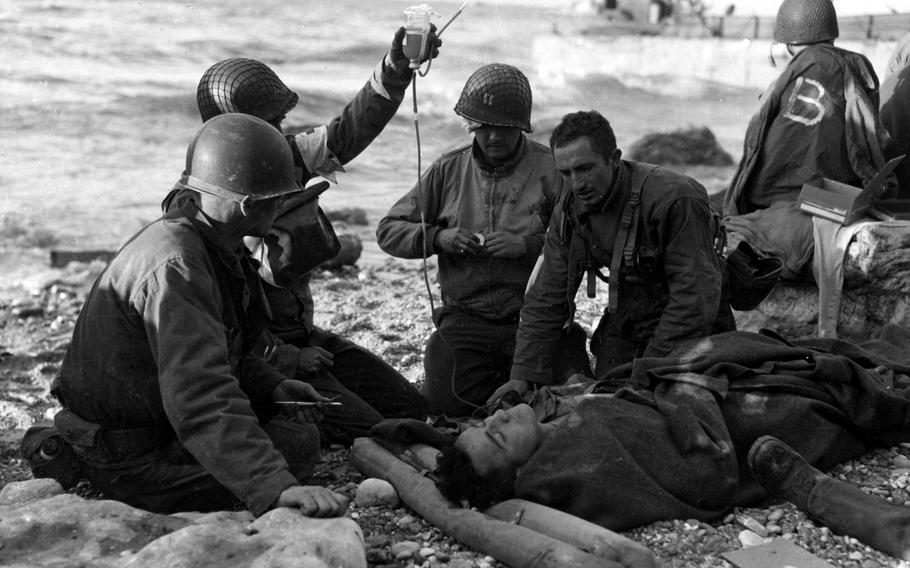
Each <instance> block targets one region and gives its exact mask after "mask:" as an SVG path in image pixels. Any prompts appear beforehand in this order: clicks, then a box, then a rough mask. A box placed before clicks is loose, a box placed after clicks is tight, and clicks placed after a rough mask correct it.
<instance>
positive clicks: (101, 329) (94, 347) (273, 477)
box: [22, 113, 348, 517]
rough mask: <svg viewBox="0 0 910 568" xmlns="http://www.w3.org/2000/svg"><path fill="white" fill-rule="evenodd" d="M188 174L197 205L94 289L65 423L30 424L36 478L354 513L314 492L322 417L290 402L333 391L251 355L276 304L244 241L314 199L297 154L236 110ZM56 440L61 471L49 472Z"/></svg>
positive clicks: (339, 499) (82, 322)
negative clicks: (290, 201)
mask: <svg viewBox="0 0 910 568" xmlns="http://www.w3.org/2000/svg"><path fill="white" fill-rule="evenodd" d="M186 174H187V176H186V178H185V181H184V182H183V183H184V184H185V186H186V189H188V190H191V191H194V192H196V193H197V194H198V195H197V196H196V198H195V199H193V200H186V201H185V202H184V203H183V204H182V205H181V206H180V207H179V208H176V209H174V210H171V211H169V212H168V213H167V214H165V215H164V216H163V217H162V218H160V219H158V220H157V221H155V222H153V223H151V224H150V225H148V226H147V227H145V228H144V229H143V230H142V231H140V232H139V233H138V234H137V235H135V236H134V237H133V238H132V239H131V240H130V241H129V242H128V243H127V244H126V245H124V247H123V248H122V249H121V250H120V251H119V252H118V253H117V255H116V256H115V257H114V259H113V260H112V261H111V263H110V265H109V266H108V267H107V269H106V270H105V271H104V272H103V273H102V274H101V275H100V276H99V278H98V280H97V281H96V282H95V285H94V287H93V288H92V290H91V292H90V294H89V296H88V298H87V299H86V302H85V305H84V307H83V309H82V312H81V313H80V314H79V318H78V320H77V321H76V327H75V330H74V332H73V340H72V343H71V345H70V347H69V350H68V351H67V353H66V356H65V358H64V361H63V366H62V369H61V371H60V374H59V376H58V377H57V378H56V380H55V382H54V384H53V387H52V392H53V394H54V396H55V397H57V399H58V400H59V401H60V403H61V404H62V406H63V410H61V411H60V412H59V413H58V414H57V415H56V417H55V418H54V423H55V426H56V429H55V428H33V429H31V430H30V431H29V432H28V433H27V434H26V437H25V438H24V439H23V443H22V449H23V453H24V454H26V457H27V458H29V462H30V465H32V467H33V471H34V472H35V474H36V476H39V477H48V476H50V477H55V478H57V479H58V480H59V481H61V483H62V484H63V485H64V486H71V485H72V484H73V483H74V482H75V481H78V478H79V477H84V478H85V479H88V480H89V481H90V482H91V483H92V486H93V488H95V489H98V490H100V491H101V492H102V493H103V494H104V495H105V496H106V497H108V498H111V499H116V500H119V501H123V502H125V503H127V504H129V505H132V506H135V507H140V508H142V509H146V510H149V511H153V512H159V513H172V512H176V511H211V510H220V509H230V508H236V507H237V506H238V505H239V506H245V507H246V508H248V509H249V510H250V511H251V512H253V513H254V514H257V515H258V514H261V513H263V512H265V511H267V510H269V509H271V508H273V507H299V509H300V511H301V512H302V513H303V514H305V515H309V516H316V517H328V516H338V515H341V514H342V513H343V512H344V511H345V510H346V509H347V505H348V499H347V497H345V496H344V495H341V494H338V493H335V492H333V491H331V490H329V489H326V488H323V487H318V486H306V485H301V483H302V481H303V480H305V479H306V478H307V477H308V476H309V474H310V473H311V471H312V467H313V465H314V463H315V461H316V458H317V456H318V452H319V430H318V428H317V426H316V424H315V423H314V419H317V418H318V413H317V412H314V410H315V409H314V408H312V407H301V406H293V405H281V404H278V403H282V402H300V401H311V402H320V401H325V400H326V398H325V397H323V396H322V395H320V394H319V393H318V392H317V391H316V390H315V389H314V388H313V387H312V386H310V385H309V384H307V383H304V382H301V381H297V380H293V379H289V378H287V377H285V376H284V375H281V374H279V373H278V372H277V371H275V370H274V368H272V367H271V366H269V365H268V364H266V363H265V362H264V361H263V360H262V359H260V358H259V357H257V356H254V355H252V354H251V353H250V351H249V343H250V340H251V339H252V338H255V337H256V335H257V334H258V332H259V330H260V329H261V327H262V325H263V323H264V322H262V321H260V318H261V317H262V314H263V313H264V312H263V310H264V306H265V302H264V300H263V297H262V290H261V288H260V284H259V278H258V277H257V274H256V269H255V268H254V267H253V266H252V264H251V263H250V261H249V260H248V256H247V254H246V252H245V249H244V248H243V237H244V236H246V235H253V236H264V235H266V234H267V233H268V230H269V228H270V227H271V225H272V223H273V222H274V220H275V216H276V213H277V211H278V207H279V204H280V202H281V201H282V200H283V199H284V198H286V197H287V196H289V195H290V194H294V193H296V192H299V191H300V190H301V187H300V185H299V184H298V183H297V182H296V181H295V178H294V160H293V157H292V155H291V150H290V148H289V146H288V144H287V142H286V141H285V139H284V137H283V136H282V134H281V133H280V132H279V131H278V130H277V129H275V128H274V127H272V126H270V125H269V124H268V123H266V122H265V121H263V120H261V119H258V118H255V117H253V116H249V115H244V114H235V113H232V114H225V115H222V116H218V117H216V118H213V119H211V120H210V121H208V122H206V124H205V125H204V126H203V127H202V129H201V130H200V131H199V132H198V134H197V135H196V137H195V138H194V140H193V141H192V143H191V144H190V146H189V148H188V150H187V161H186ZM285 408H290V409H293V410H292V413H291V415H285V414H282V413H281V412H287V411H285ZM297 409H304V410H305V411H306V412H299V411H297V412H294V410H297ZM49 446H50V447H51V448H55V449H56V450H57V451H58V455H57V458H58V459H61V460H62V462H61V463H58V464H53V463H41V461H42V460H41V459H40V457H39V455H40V454H41V448H48V447H49ZM67 456H69V457H70V458H72V459H69V460H67V459H65V458H66V457H67ZM42 474H43V475H42Z"/></svg>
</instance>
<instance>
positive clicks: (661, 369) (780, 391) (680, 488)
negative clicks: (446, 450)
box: [515, 327, 910, 530]
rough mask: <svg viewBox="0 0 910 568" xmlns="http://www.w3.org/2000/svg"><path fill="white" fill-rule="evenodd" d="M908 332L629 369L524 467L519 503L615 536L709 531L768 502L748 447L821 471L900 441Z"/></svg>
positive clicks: (705, 351)
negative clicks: (792, 454)
mask: <svg viewBox="0 0 910 568" xmlns="http://www.w3.org/2000/svg"><path fill="white" fill-rule="evenodd" d="M908 364H910V332H908V331H907V330H905V329H902V328H894V327H889V328H886V329H884V330H883V332H882V334H881V336H880V337H879V338H877V339H876V340H873V341H870V342H869V343H867V344H863V345H857V344H853V343H848V342H844V341H840V340H831V339H806V340H799V341H794V342H788V341H786V340H784V339H782V338H779V337H775V336H773V335H770V334H769V335H763V334H756V333H749V332H730V333H725V334H719V335H714V336H710V337H707V338H705V339H701V340H698V341H695V342H692V343H690V344H687V345H685V346H682V347H680V348H679V349H677V350H675V351H674V352H673V353H672V354H671V356H669V357H666V358H654V359H638V360H636V361H635V362H634V363H631V364H629V365H624V366H622V367H619V368H617V369H615V370H614V371H613V372H612V373H611V375H610V377H608V379H609V380H610V381H611V382H613V384H615V381H619V382H621V383H623V382H624V383H625V384H626V385H629V386H625V387H624V388H621V389H620V390H618V391H617V392H616V393H615V395H597V394H593V395H588V396H586V397H585V398H584V399H583V400H582V401H581V403H580V404H579V405H578V406H577V407H576V409H575V410H574V411H573V412H572V413H570V414H569V415H568V416H567V417H566V418H565V419H564V421H563V422H562V425H561V426H560V427H559V429H558V430H557V431H556V432H555V433H554V434H552V435H551V436H550V437H549V438H548V439H547V440H546V441H545V442H544V444H543V445H542V446H541V447H540V448H539V449H538V450H537V452H536V453H535V454H534V455H533V456H532V457H531V459H530V460H529V462H528V463H527V464H526V465H525V466H523V467H522V468H521V469H520V470H519V472H518V475H517V478H516V483H515V494H516V496H518V497H522V498H525V499H529V500H532V501H536V502H539V503H542V504H545V505H549V506H552V507H555V508H557V509H561V510H563V511H566V512H568V513H571V514H574V515H576V516H579V517H582V518H584V519H587V520H590V521H592V522H595V523H598V524H600V525H602V526H604V527H607V528H609V529H613V530H624V529H628V528H631V527H635V526H638V525H642V524H647V523H650V522H654V521H658V520H665V519H676V518H697V519H703V520H710V519H713V518H716V517H718V516H720V515H722V514H724V513H725V512H727V511H728V510H730V509H731V508H732V507H734V506H740V505H747V504H751V503H754V502H755V501H756V500H758V499H761V498H764V497H766V496H767V495H766V494H765V493H764V490H763V489H761V488H760V487H759V486H758V484H757V483H756V482H755V481H754V480H753V479H752V478H751V476H750V475H749V473H748V466H747V464H746V460H745V458H746V455H747V454H748V451H749V447H750V446H751V444H752V442H753V441H754V440H755V439H756V438H758V437H760V436H763V435H767V434H770V435H773V436H776V437H777V438H779V439H781V440H783V441H784V442H786V443H787V444H789V445H791V446H792V447H793V448H795V449H796V450H797V451H799V452H800V453H802V454H803V455H804V456H805V457H806V458H807V459H808V460H809V461H811V462H812V463H814V464H815V465H817V466H818V467H820V468H822V469H826V468H830V467H831V466H833V465H834V464H836V463H838V462H841V461H844V460H847V459H851V458H854V457H856V456H858V455H860V454H862V453H863V452H865V451H866V450H867V449H868V448H870V447H874V446H880V445H893V444H895V443H897V442H900V441H908V440H910V376H908V375H910V366H908Z"/></svg>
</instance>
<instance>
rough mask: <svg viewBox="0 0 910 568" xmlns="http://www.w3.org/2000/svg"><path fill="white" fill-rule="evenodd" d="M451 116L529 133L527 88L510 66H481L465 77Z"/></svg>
mask: <svg viewBox="0 0 910 568" xmlns="http://www.w3.org/2000/svg"><path fill="white" fill-rule="evenodd" d="M455 112H456V113H458V115H460V116H463V117H464V118H466V119H468V120H471V121H474V122H479V123H480V124H488V125H491V126H511V127H515V128H520V129H522V130H524V131H525V132H531V85H530V84H529V83H528V78H527V77H525V75H524V73H522V72H521V71H519V70H518V69H517V68H515V67H512V66H511V65H506V64H503V63H491V64H490V65H484V66H483V67H481V68H480V69H478V70H477V71H475V72H474V73H473V74H471V76H470V77H468V81H467V82H466V83H465V85H464V89H463V90H462V91H461V97H460V98H459V99H458V103H457V104H456V105H455Z"/></svg>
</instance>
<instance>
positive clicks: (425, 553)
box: [420, 546, 436, 558]
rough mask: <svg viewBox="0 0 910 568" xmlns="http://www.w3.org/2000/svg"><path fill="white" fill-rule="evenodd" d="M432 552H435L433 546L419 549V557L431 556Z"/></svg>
mask: <svg viewBox="0 0 910 568" xmlns="http://www.w3.org/2000/svg"><path fill="white" fill-rule="evenodd" d="M434 554H436V550H435V549H433V548H430V547H429V546H427V547H424V548H421V549H420V557H421V558H429V557H430V556H433V555H434Z"/></svg>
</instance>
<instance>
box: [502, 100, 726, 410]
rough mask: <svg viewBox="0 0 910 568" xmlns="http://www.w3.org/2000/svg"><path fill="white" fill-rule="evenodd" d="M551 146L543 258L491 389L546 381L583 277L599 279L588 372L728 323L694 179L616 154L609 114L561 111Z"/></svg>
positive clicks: (719, 269) (708, 218)
mask: <svg viewBox="0 0 910 568" xmlns="http://www.w3.org/2000/svg"><path fill="white" fill-rule="evenodd" d="M550 148H551V149H552V151H553V157H554V159H555V162H556V169H557V170H558V171H559V173H560V175H561V176H562V178H563V181H564V184H565V186H566V187H565V190H564V191H563V192H562V194H561V197H560V200H559V202H558V203H557V205H556V209H555V211H554V212H553V218H552V219H551V220H550V230H549V232H547V236H546V241H545V244H544V248H543V263H542V265H541V267H540V273H539V274H538V276H537V278H536V280H535V281H534V284H533V285H532V286H531V287H530V289H529V290H528V293H527V295H526V296H525V298H524V304H523V305H522V308H521V323H520V325H519V326H518V333H517V335H516V339H515V356H514V359H513V360H512V367H511V379H510V380H509V382H507V383H506V384H504V385H503V386H502V387H500V388H499V389H498V390H497V391H496V392H494V393H493V395H492V396H491V397H490V399H489V401H488V402H493V401H495V400H497V399H499V398H501V397H503V396H505V395H506V394H507V393H508V392H510V391H515V392H518V393H519V394H520V395H521V394H524V393H525V391H527V390H528V389H529V388H530V387H531V386H537V385H541V384H544V385H545V384H551V375H552V373H551V369H552V367H553V365H554V363H555V362H557V360H558V357H557V356H556V353H557V350H556V345H557V342H558V341H559V338H560V337H561V334H562V330H563V329H564V328H565V327H566V326H567V324H568V323H570V322H572V321H573V320H574V316H575V301H574V300H575V294H576V291H577V290H578V287H579V286H580V285H581V282H582V281H583V280H585V278H587V294H588V297H590V298H593V297H594V296H595V294H596V279H597V278H601V279H604V280H605V279H607V278H606V276H605V275H604V274H603V272H602V271H601V269H602V268H607V269H609V296H608V305H607V308H606V309H605V310H604V314H603V316H602V317H601V319H600V323H598V325H597V329H596V330H595V332H594V336H593V337H592V338H591V344H590V350H591V354H592V355H594V357H595V359H596V365H595V368H594V376H595V377H597V378H603V377H604V376H605V375H606V374H607V373H608V372H609V371H610V370H611V369H613V368H614V367H616V366H618V365H622V364H624V363H628V362H629V361H632V360H633V359H635V358H637V357H660V356H663V355H666V354H667V353H669V352H670V351H671V350H672V349H673V348H674V347H676V346H677V345H679V344H680V343H682V342H684V341H687V340H690V339H694V338H698V337H704V336H707V335H709V334H711V333H718V332H721V331H729V330H732V329H735V327H736V324H735V322H734V320H733V313H732V312H731V311H730V305H729V302H728V301H727V300H726V297H725V296H724V295H723V293H722V287H723V264H722V260H721V257H720V249H721V248H722V246H721V245H722V243H723V228H722V227H721V225H720V223H719V222H718V220H717V218H716V216H715V215H714V214H713V212H712V211H711V207H710V204H709V203H708V194H707V191H706V190H705V188H704V187H702V186H701V184H699V183H698V182H697V181H695V180H694V179H692V178H690V177H687V176H684V175H681V174H678V173H675V172H672V171H670V170H667V169H664V168H660V167H656V166H652V165H649V164H643V163H638V162H631V161H628V160H622V159H621V157H622V151H621V150H619V149H618V148H617V146H616V136H615V135H614V133H613V128H612V127H611V126H610V123H609V122H608V121H607V119H606V118H604V117H603V116H602V115H601V114H600V113H598V112H596V111H587V112H585V111H582V112H576V113H572V114H568V115H566V116H565V117H563V120H562V122H560V124H559V125H558V126H557V127H556V128H555V129H554V130H553V133H552V135H551V136H550Z"/></svg>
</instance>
